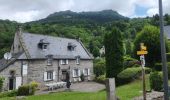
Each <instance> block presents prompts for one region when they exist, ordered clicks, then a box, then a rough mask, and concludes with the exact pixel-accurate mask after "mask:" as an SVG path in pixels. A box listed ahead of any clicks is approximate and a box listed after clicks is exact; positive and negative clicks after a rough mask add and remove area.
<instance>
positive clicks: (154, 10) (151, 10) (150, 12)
mask: <svg viewBox="0 0 170 100" xmlns="http://www.w3.org/2000/svg"><path fill="white" fill-rule="evenodd" d="M158 11H159V9H158V8H149V9H148V11H147V16H153V15H155V14H158Z"/></svg>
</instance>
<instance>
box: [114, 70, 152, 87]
mask: <svg viewBox="0 0 170 100" xmlns="http://www.w3.org/2000/svg"><path fill="white" fill-rule="evenodd" d="M150 72H151V69H150V68H146V67H145V73H146V74H147V73H150ZM141 75H142V68H141V67H133V68H127V69H125V70H123V71H122V72H120V73H119V74H118V76H117V77H118V83H119V84H126V83H128V82H131V81H133V80H135V79H137V78H139V77H140V76H141Z"/></svg>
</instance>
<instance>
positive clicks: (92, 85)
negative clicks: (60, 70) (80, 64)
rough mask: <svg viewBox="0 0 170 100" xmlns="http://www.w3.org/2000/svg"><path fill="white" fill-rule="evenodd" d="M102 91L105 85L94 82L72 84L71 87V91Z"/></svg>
mask: <svg viewBox="0 0 170 100" xmlns="http://www.w3.org/2000/svg"><path fill="white" fill-rule="evenodd" d="M103 89H105V85H103V84H99V83H96V82H82V83H74V84H72V85H71V90H72V91H80V92H97V91H100V90H103Z"/></svg>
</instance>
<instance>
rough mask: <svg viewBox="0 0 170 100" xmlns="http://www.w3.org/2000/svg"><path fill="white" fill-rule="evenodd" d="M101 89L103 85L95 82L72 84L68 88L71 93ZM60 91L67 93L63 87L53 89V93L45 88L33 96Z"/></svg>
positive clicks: (103, 87)
mask: <svg viewBox="0 0 170 100" xmlns="http://www.w3.org/2000/svg"><path fill="white" fill-rule="evenodd" d="M103 89H105V85H103V84H99V83H96V82H80V83H72V84H71V87H70V90H71V91H78V92H97V91H100V90H103ZM61 91H68V89H67V88H66V87H64V88H60V89H55V90H53V91H48V90H47V88H46V89H43V90H39V91H36V93H35V95H40V94H48V93H50V92H61Z"/></svg>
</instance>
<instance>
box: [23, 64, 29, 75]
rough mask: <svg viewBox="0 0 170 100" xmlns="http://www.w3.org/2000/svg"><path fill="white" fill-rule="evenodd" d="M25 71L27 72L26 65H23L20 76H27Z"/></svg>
mask: <svg viewBox="0 0 170 100" xmlns="http://www.w3.org/2000/svg"><path fill="white" fill-rule="evenodd" d="M27 70H28V65H27V64H25V65H23V66H22V74H23V75H27Z"/></svg>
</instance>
